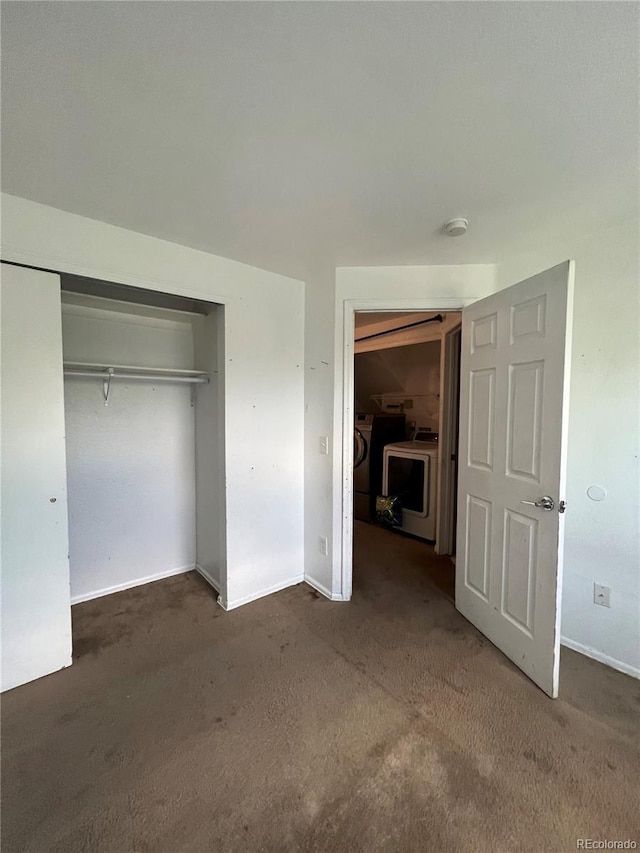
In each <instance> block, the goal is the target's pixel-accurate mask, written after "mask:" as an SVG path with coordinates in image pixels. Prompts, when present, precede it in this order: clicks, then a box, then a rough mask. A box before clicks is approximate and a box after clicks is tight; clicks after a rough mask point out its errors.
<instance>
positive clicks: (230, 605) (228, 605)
mask: <svg viewBox="0 0 640 853" xmlns="http://www.w3.org/2000/svg"><path fill="white" fill-rule="evenodd" d="M303 580H304V575H297V576H296V577H295V578H291V579H290V580H287V581H282V583H277V584H275V585H274V586H270V587H267V588H266V589H261V590H260V591H259V592H255V593H251V595H245V596H244V597H243V598H236V599H234V600H233V601H227V602H224V601H222V600H221V599H220V598H218V604H219V605H220V606H221V607H224V609H225V610H235V609H236V607H242V605H243V604H249V602H251V601H256V600H257V599H258V598H264V597H265V596H266V595H271V594H272V593H274V592H280V590H282V589H287V587H290V586H295V585H296V584H297V583H302V581H303Z"/></svg>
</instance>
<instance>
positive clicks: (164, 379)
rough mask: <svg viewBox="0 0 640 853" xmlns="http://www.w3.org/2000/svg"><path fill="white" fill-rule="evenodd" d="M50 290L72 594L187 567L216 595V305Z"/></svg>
mask: <svg viewBox="0 0 640 853" xmlns="http://www.w3.org/2000/svg"><path fill="white" fill-rule="evenodd" d="M61 290H62V338H63V359H64V392H65V422H66V455H67V485H68V507H69V562H70V575H71V603H72V604H77V603H79V602H83V601H88V600H90V599H94V598H99V597H100V596H104V595H108V594H110V593H114V592H119V591H121V590H125V589H129V588H131V587H136V586H140V585H142V584H146V583H150V582H152V581H155V580H160V579H162V578H166V577H169V576H171V575H176V574H180V573H182V572H188V571H192V570H194V569H195V570H197V571H198V572H199V573H200V574H201V575H202V576H203V577H204V578H205V579H206V580H207V582H208V583H209V584H210V585H211V586H212V587H214V589H215V590H216V591H217V592H218V593H219V594H221V596H222V597H223V599H224V598H225V597H226V560H225V554H226V544H225V517H226V513H225V491H224V306H222V305H218V304H215V303H211V302H206V301H203V300H199V299H190V298H184V297H180V296H174V295H172V294H168V293H163V292H160V291H152V290H147V289H146V288H137V287H130V286H128V285H122V284H116V283H113V282H106V281H97V280H94V279H89V278H81V277H78V276H71V275H64V274H62V275H61Z"/></svg>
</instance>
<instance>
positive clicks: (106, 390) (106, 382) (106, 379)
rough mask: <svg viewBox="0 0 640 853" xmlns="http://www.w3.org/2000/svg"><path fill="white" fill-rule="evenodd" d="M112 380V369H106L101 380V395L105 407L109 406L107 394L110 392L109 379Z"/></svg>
mask: <svg viewBox="0 0 640 853" xmlns="http://www.w3.org/2000/svg"><path fill="white" fill-rule="evenodd" d="M112 378H113V367H108V368H107V370H106V372H105V377H104V379H103V380H102V393H103V395H104V404H105V406H108V405H109V392H110V391H111V379H112Z"/></svg>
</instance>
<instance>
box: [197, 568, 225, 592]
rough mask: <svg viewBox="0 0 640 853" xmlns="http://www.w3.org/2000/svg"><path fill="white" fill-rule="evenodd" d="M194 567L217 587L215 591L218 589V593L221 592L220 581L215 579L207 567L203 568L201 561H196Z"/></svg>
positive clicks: (210, 583)
mask: <svg viewBox="0 0 640 853" xmlns="http://www.w3.org/2000/svg"><path fill="white" fill-rule="evenodd" d="M194 569H195V570H196V572H197V573H198V574H199V575H201V576H202V577H203V578H204V579H205V580H206V582H207V583H208V584H209V585H210V586H212V587H213V588H214V589H215V591H216V592H217V593H218V594H219V593H220V581H217V580H214V579H213V578H212V577H211V575H210V574H209V573H208V572H207V571H206V569H203V568H202V566H201V565H200V564H199V563H196V564H195V566H194Z"/></svg>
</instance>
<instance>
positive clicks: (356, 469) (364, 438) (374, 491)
mask: <svg viewBox="0 0 640 853" xmlns="http://www.w3.org/2000/svg"><path fill="white" fill-rule="evenodd" d="M405 435H406V432H405V416H404V415H402V414H401V415H397V414H387V413H386V412H384V413H381V414H373V415H368V414H357V415H356V419H355V429H354V433H353V510H354V515H355V517H356V518H358V519H360V521H373V520H374V518H375V503H376V497H377V496H378V495H380V494H382V449H383V447H384V446H385V444H387V443H388V442H391V441H398V440H399V439H401V438H403V437H404V436H405Z"/></svg>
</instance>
